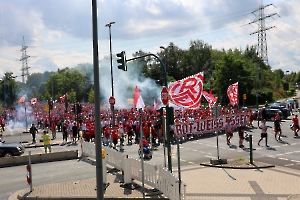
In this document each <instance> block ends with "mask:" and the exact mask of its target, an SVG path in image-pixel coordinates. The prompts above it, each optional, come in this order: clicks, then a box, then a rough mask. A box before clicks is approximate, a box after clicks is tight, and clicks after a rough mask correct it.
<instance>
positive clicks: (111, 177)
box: [9, 165, 300, 200]
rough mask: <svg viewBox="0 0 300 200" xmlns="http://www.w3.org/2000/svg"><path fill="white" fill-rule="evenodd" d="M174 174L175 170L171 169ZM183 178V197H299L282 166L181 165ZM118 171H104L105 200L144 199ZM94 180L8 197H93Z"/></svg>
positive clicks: (298, 175) (293, 173) (295, 176)
mask: <svg viewBox="0 0 300 200" xmlns="http://www.w3.org/2000/svg"><path fill="white" fill-rule="evenodd" d="M174 173H175V174H176V176H177V172H176V171H175V172H174ZM181 178H182V181H184V182H185V183H186V185H187V186H186V197H185V199H203V200H207V199H209V200H214V199H216V200H217V199H224V200H227V199H228V200H230V199H236V200H244V199H245V200H250V199H274V200H275V199H278V200H284V199H293V200H296V199H298V200H299V199H300V191H299V185H300V171H298V170H293V169H289V168H285V167H275V168H264V169H228V168H226V169H223V168H215V167H205V166H200V165H191V166H183V167H182V168H181ZM121 181H122V174H121V173H120V172H113V171H111V172H109V173H108V174H107V188H106V190H104V197H105V199H120V198H131V199H140V198H143V193H142V186H141V183H139V182H134V181H133V184H132V185H131V186H130V187H124V186H123V185H122V183H121ZM95 187H96V179H95V178H93V179H87V180H78V181H72V182H64V183H58V184H48V185H42V186H35V187H34V190H33V192H32V193H28V192H29V189H24V190H21V191H17V192H15V193H14V194H13V195H11V196H10V198H9V200H15V199H17V196H18V195H19V196H21V197H22V196H24V195H25V194H28V195H27V197H26V198H22V199H96V194H97V191H96V190H95ZM144 191H145V197H146V198H164V196H163V195H160V194H159V193H157V191H156V190H153V188H146V189H145V190H144Z"/></svg>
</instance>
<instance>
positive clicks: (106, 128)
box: [103, 126, 110, 146]
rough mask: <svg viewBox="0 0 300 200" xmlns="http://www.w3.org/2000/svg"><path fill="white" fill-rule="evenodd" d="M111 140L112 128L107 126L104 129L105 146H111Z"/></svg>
mask: <svg viewBox="0 0 300 200" xmlns="http://www.w3.org/2000/svg"><path fill="white" fill-rule="evenodd" d="M109 138H110V127H109V126H106V127H105V128H104V138H103V145H104V146H107V145H108V144H109Z"/></svg>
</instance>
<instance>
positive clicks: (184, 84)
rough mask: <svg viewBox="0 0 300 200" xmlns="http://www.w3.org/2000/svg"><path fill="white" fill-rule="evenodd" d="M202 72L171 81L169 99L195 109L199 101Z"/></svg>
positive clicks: (201, 87) (176, 103)
mask: <svg viewBox="0 0 300 200" xmlns="http://www.w3.org/2000/svg"><path fill="white" fill-rule="evenodd" d="M203 82H204V73H203V72H199V73H198V74H195V75H192V76H189V77H186V78H184V79H182V80H178V81H176V82H172V83H171V84H170V86H169V89H168V90H169V101H170V102H171V103H173V104H175V105H177V106H181V107H184V108H191V109H197V108H199V106H200V103H201V96H202V91H203Z"/></svg>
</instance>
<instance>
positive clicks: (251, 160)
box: [249, 135, 253, 165]
mask: <svg viewBox="0 0 300 200" xmlns="http://www.w3.org/2000/svg"><path fill="white" fill-rule="evenodd" d="M249 150H250V164H251V165H253V151H252V135H249Z"/></svg>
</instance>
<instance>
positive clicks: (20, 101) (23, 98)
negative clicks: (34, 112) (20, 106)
mask: <svg viewBox="0 0 300 200" xmlns="http://www.w3.org/2000/svg"><path fill="white" fill-rule="evenodd" d="M25 99H26V94H24V95H23V96H22V97H21V99H19V100H18V103H24V102H25Z"/></svg>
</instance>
